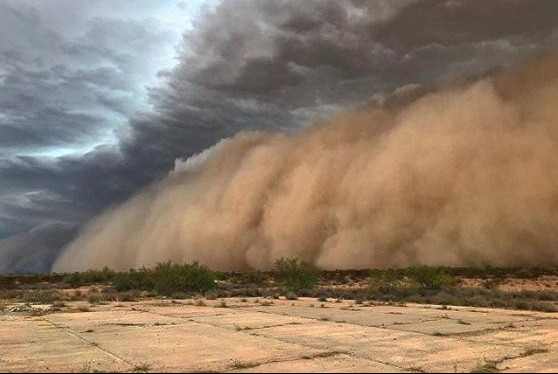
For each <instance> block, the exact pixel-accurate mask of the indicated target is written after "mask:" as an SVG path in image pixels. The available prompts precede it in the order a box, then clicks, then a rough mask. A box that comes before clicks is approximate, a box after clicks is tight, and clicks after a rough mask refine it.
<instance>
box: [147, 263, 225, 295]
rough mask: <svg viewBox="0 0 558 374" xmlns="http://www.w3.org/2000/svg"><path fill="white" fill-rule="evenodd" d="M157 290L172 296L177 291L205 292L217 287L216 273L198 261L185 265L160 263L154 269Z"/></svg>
mask: <svg viewBox="0 0 558 374" xmlns="http://www.w3.org/2000/svg"><path fill="white" fill-rule="evenodd" d="M154 280H155V287H154V288H155V292H157V293H158V294H160V295H166V296H170V295H172V294H174V293H176V292H192V293H198V294H205V293H206V292H208V291H210V290H213V289H215V288H216V287H217V284H216V276H215V273H214V272H212V271H211V270H209V269H208V268H207V267H205V266H201V265H199V264H198V263H197V262H194V263H192V264H185V265H172V264H171V263H163V264H159V265H158V266H157V267H156V268H155V269H154Z"/></svg>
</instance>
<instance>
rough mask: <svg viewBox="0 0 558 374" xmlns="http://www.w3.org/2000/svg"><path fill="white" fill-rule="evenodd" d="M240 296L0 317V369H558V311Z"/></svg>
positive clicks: (145, 302)
mask: <svg viewBox="0 0 558 374" xmlns="http://www.w3.org/2000/svg"><path fill="white" fill-rule="evenodd" d="M243 301H244V302H241V300H239V299H229V300H227V301H226V305H223V303H222V302H221V301H220V300H216V301H205V303H206V305H201V304H202V303H197V305H199V306H196V303H194V302H193V301H187V300H181V301H175V302H171V301H160V300H159V301H157V300H147V301H142V302H136V303H118V304H109V305H102V306H97V307H92V308H91V311H86V312H79V311H78V310H76V308H74V305H68V307H67V308H65V309H64V310H62V312H59V313H52V314H46V315H43V316H28V315H25V314H22V313H7V314H4V315H0V372H20V371H23V372H40V371H47V372H54V371H73V372H92V371H123V372H131V371H166V372H169V371H190V372H191V371H205V372H207V371H219V372H222V371H235V372H339V371H341V372H401V371H428V372H447V371H450V372H453V371H459V372H470V371H471V370H474V369H475V368H478V367H480V366H482V365H484V364H485V363H487V362H494V363H496V365H497V367H498V369H500V370H502V371H514V372H515V371H522V372H533V371H534V372H545V371H546V372H552V371H556V370H558V316H556V315H554V314H544V313H534V312H517V311H509V310H489V309H478V308H454V307H452V308H451V309H449V310H448V309H445V308H439V307H435V306H418V305H409V306H407V307H397V306H362V305H361V306H356V305H353V304H352V303H348V302H345V303H334V302H326V303H320V302H317V301H316V300H314V299H302V300H297V301H286V300H273V301H270V300H263V299H261V300H256V299H249V300H243ZM322 304H323V307H322ZM222 306H225V307H222ZM82 310H84V309H83V308H82Z"/></svg>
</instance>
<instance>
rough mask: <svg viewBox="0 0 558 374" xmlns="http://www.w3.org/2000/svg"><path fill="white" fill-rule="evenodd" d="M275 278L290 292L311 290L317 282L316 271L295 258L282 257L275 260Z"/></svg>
mask: <svg viewBox="0 0 558 374" xmlns="http://www.w3.org/2000/svg"><path fill="white" fill-rule="evenodd" d="M274 269H275V279H276V281H277V282H278V283H279V284H280V285H281V286H283V287H284V288H285V289H286V290H287V291H290V292H297V293H299V292H301V291H305V290H311V289H313V288H315V287H316V285H317V284H318V272H317V271H316V270H315V269H314V268H313V267H311V266H310V265H308V264H307V263H305V262H302V261H299V260H297V259H295V258H287V259H285V258H282V259H280V260H277V261H276V262H275V268H274Z"/></svg>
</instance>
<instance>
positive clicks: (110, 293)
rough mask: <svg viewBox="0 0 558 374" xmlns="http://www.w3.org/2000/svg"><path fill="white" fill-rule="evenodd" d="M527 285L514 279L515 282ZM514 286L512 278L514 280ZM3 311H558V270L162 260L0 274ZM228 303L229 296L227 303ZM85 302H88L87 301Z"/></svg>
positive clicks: (1, 306)
mask: <svg viewBox="0 0 558 374" xmlns="http://www.w3.org/2000/svg"><path fill="white" fill-rule="evenodd" d="M518 280H521V282H522V283H520V284H525V285H528V287H527V286H526V289H521V287H519V288H518V287H517V286H514V288H516V289H514V290H509V289H510V287H509V284H510V283H513V282H516V283H517V282H518ZM514 284H515V283H514ZM0 286H1V288H0V301H1V303H0V309H1V308H5V306H6V305H7V304H8V303H9V302H11V303H14V302H19V303H29V304H50V305H54V304H56V308H54V310H62V309H64V307H65V304H64V302H66V301H84V302H88V303H89V304H90V305H102V304H104V303H106V302H112V301H115V302H131V301H135V300H138V299H140V298H142V297H164V298H173V299H186V298H192V297H196V298H198V299H199V300H200V301H201V298H200V297H205V298H206V299H209V300H217V299H222V298H226V297H242V298H244V297H268V298H273V297H278V296H280V295H282V296H285V297H286V298H287V299H289V300H296V299H297V297H299V296H309V297H316V298H317V299H318V301H319V302H326V301H327V300H328V299H337V300H342V299H346V300H347V299H348V300H355V303H356V304H361V303H363V302H364V301H369V302H371V303H388V304H391V303H393V304H404V303H427V304H438V305H459V306H475V307H497V308H509V309H519V310H535V311H543V312H556V311H557V310H558V309H557V305H558V292H557V290H558V268H515V269H503V268H492V267H484V268H436V267H426V266H421V267H412V268H408V269H387V270H355V271H321V272H320V271H317V270H316V269H313V268H312V267H310V266H309V265H307V264H305V263H303V262H301V261H298V260H296V259H281V260H279V261H277V262H276V266H275V268H274V270H273V271H270V272H258V271H250V272H245V273H220V272H214V271H212V270H210V269H208V268H207V267H204V266H201V265H199V264H197V263H193V264H184V265H176V264H170V263H164V264H160V265H158V266H157V267H155V268H153V269H145V268H143V269H137V270H130V271H128V272H114V271H111V270H109V269H106V268H105V269H103V270H100V271H87V272H82V273H73V274H65V275H59V274H54V275H33V276H5V277H0ZM221 304H222V307H226V302H224V301H223V302H222V303H221ZM83 308H85V307H83Z"/></svg>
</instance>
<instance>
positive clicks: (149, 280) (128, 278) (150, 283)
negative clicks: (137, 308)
mask: <svg viewBox="0 0 558 374" xmlns="http://www.w3.org/2000/svg"><path fill="white" fill-rule="evenodd" d="M112 284H113V286H114V288H116V290H117V291H119V292H124V291H130V290H145V291H151V290H153V289H154V288H155V280H154V276H153V273H152V272H151V271H150V270H148V269H146V268H142V269H139V270H134V269H132V270H130V271H129V272H127V273H118V274H116V275H115V276H114V277H113V280H112Z"/></svg>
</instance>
